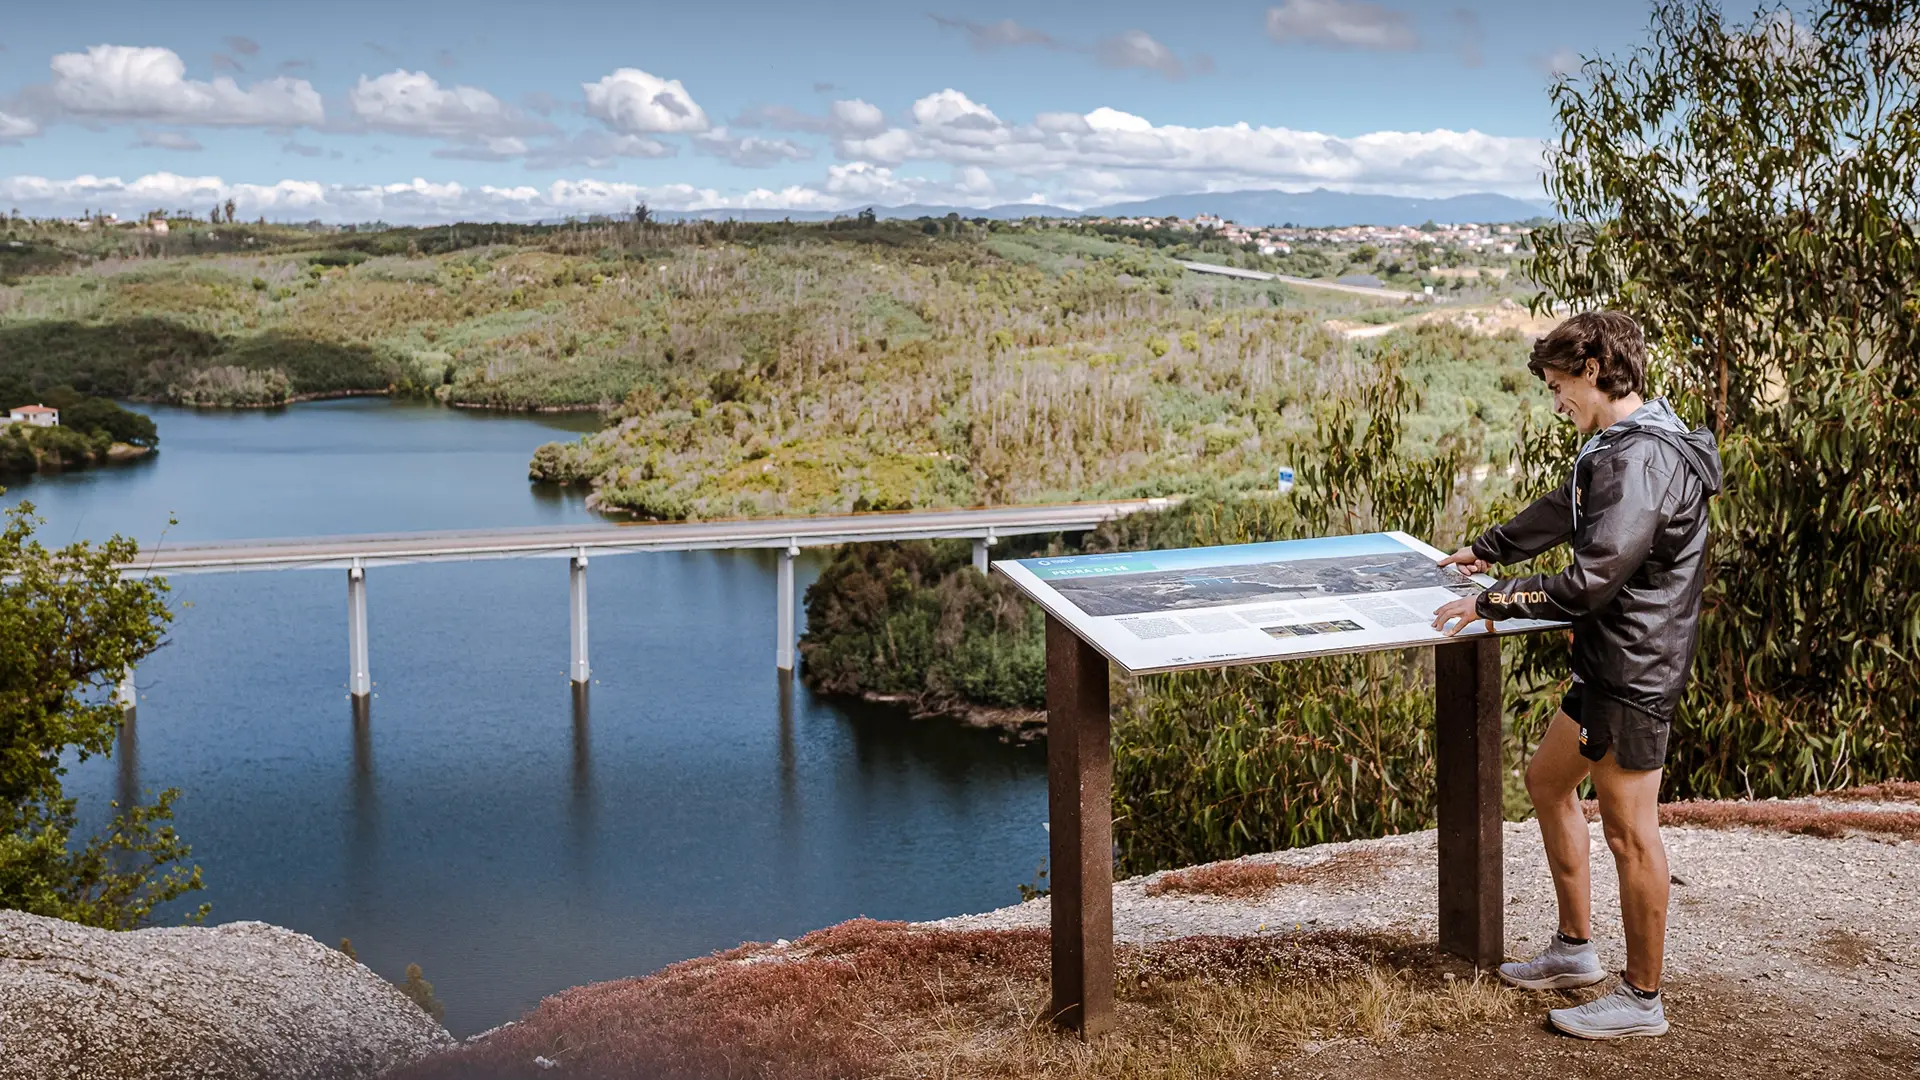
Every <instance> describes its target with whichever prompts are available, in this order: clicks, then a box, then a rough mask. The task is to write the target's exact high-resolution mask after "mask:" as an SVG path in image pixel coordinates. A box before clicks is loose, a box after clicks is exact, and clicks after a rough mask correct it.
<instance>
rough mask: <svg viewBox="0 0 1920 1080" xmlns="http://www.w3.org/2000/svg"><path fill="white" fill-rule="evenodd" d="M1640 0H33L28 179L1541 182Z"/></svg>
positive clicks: (1038, 186)
mask: <svg viewBox="0 0 1920 1080" xmlns="http://www.w3.org/2000/svg"><path fill="white" fill-rule="evenodd" d="M1645 20H1646V9H1645V8H1644V6H1643V5H1641V4H1639V3H1611V2H1592V0H1589V2H1586V3H1575V2H1565V0H1537V2H1533V3H1513V2H1508V0H1466V2H1465V3H1462V4H1454V3H1411V2H1407V0H1277V2H1276V0H1268V2H1265V3H1209V2H1197V3H1188V4H1180V5H1171V4H1146V3H1138V2H1131V0H1115V2H1108V3H1084V2H1082V3H1066V2H1061V0H1051V2H1049V0H1039V2H1029V3H1025V4H1021V5H1007V6H981V5H978V4H974V3H951V4H947V3H935V4H931V5H927V6H919V5H908V4H898V3H894V4H884V3H877V2H871V0H851V2H849V0H839V2H835V3H830V4H829V3H818V2H815V3H807V2H801V0H789V2H784V3H766V2H752V3H749V2H726V0H714V2H710V3H707V4H704V5H697V6H696V5H653V4H644V3H641V4H633V3H622V4H613V3H598V2H568V0H553V2H549V3H542V4H528V3H506V2H499V0H466V2H463V3H447V2H443V0H410V2H383V0H321V2H319V3H307V4H294V3H281V2H272V0H255V2H246V0H211V2H198V0H139V2H127V0H109V2H95V3H88V4H35V5H31V6H22V7H20V8H16V9H15V10H14V11H13V12H12V13H11V14H10V17H9V19H8V26H7V31H6V34H5V36H4V38H0V41H3V42H4V49H3V50H0V200H4V201H6V202H8V203H10V204H11V205H12V206H17V207H19V208H21V209H22V210H24V211H25V212H28V213H36V214H44V213H69V212H74V211H77V210H79V209H81V208H82V207H83V206H84V207H97V208H105V209H109V210H114V211H116V212H119V213H122V214H123V215H124V214H129V213H137V212H140V211H143V210H146V209H152V208H159V207H165V208H168V209H173V208H175V207H187V208H193V209H196V210H204V208H205V207H208V206H211V205H212V204H213V203H214V202H216V201H220V200H222V199H225V198H229V197H231V198H234V199H235V201H236V202H238V203H240V204H241V213H242V214H245V215H247V216H249V217H251V216H256V215H258V214H265V215H267V216H268V217H271V218H279V219H302V220H303V219H306V218H310V217H318V218H322V219H327V220H348V221H351V220H368V219H371V218H374V217H383V218H385V219H387V220H390V221H436V220H447V219H450V218H454V217H465V218H494V219H527V218H539V217H554V216H560V215H564V214H568V213H593V212H615V211H624V210H625V209H627V208H630V207H631V206H632V204H633V203H634V202H637V201H646V202H648V203H650V204H652V205H655V206H658V207H663V208H672V209H684V208H691V207H698V206H736V207H748V206H753V207H790V208H797V209H823V208H842V207H852V206H859V205H866V204H868V203H879V204H897V203H904V202H936V203H957V204H962V205H975V206H984V205H991V204H995V203H1003V202H1022V201H1028V202H1039V201H1045V202H1052V203H1057V204H1062V205H1067V206H1073V207H1084V206H1094V205H1100V204H1103V203H1109V202H1116V201H1121V200H1125V199H1131V198H1143V197H1148V196H1153V195H1159V194H1167V193H1171V192H1181V191H1201V190H1233V189H1239V188H1283V189H1288V190H1304V189H1307V188H1312V187H1328V188H1333V189H1337V190H1348V191H1366V192H1383V193H1395V194H1420V195H1447V194H1457V193H1461V192H1466V191H1500V192H1505V193H1508V194H1514V195H1520V196H1523V197H1538V196H1539V194H1540V186H1539V180H1538V160H1539V148H1540V140H1542V139H1544V138H1547V137H1549V136H1550V135H1551V133H1552V116H1551V112H1550V109H1549V105H1548V101H1547V97H1546V92H1545V89H1546V86H1547V83H1548V80H1549V78H1550V72H1551V71H1552V70H1554V69H1555V68H1556V67H1563V66H1565V65H1567V64H1568V63H1570V62H1572V61H1573V58H1575V57H1577V56H1579V55H1582V54H1586V55H1592V54H1595V53H1603V54H1615V53H1619V52H1621V51H1622V50H1624V49H1626V48H1629V47H1631V45H1632V44H1634V43H1635V42H1637V41H1638V40H1640V38H1641V37H1642V33H1643V28H1644V25H1645Z"/></svg>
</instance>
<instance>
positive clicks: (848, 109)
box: [829, 98, 887, 131]
mask: <svg viewBox="0 0 1920 1080" xmlns="http://www.w3.org/2000/svg"><path fill="white" fill-rule="evenodd" d="M829 115H830V116H832V118H833V122H834V124H835V125H836V126H837V127H838V128H839V129H840V130H842V131H879V130H880V129H882V128H884V127H886V126H887V114H886V113H883V112H881V111H880V109H879V108H878V107H877V106H874V105H869V104H867V103H866V102H864V101H861V100H860V99H859V98H852V99H849V100H846V101H836V102H834V103H833V109H832V110H831V111H830V113H829Z"/></svg>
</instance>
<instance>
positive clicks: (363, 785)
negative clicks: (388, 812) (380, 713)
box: [347, 694, 380, 843]
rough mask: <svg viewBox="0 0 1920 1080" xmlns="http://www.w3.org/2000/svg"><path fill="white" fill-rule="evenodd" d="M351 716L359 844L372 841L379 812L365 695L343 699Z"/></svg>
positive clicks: (370, 704) (370, 708) (368, 703)
mask: <svg viewBox="0 0 1920 1080" xmlns="http://www.w3.org/2000/svg"><path fill="white" fill-rule="evenodd" d="M347 700H348V701H350V702H351V703H352V704H351V706H350V708H351V709H352V712H353V824H354V835H355V837H356V839H358V840H360V841H361V842H363V843H364V842H367V841H370V840H372V839H373V836H374V834H375V833H376V832H377V831H378V828H379V824H380V820H379V818H380V808H379V806H378V805H377V800H376V799H375V793H374V786H373V701H372V699H371V697H370V696H367V695H354V694H349V695H347Z"/></svg>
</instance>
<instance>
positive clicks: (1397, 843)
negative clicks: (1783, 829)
mask: <svg viewBox="0 0 1920 1080" xmlns="http://www.w3.org/2000/svg"><path fill="white" fill-rule="evenodd" d="M1831 807H1832V808H1833V809H1848V810H1860V809H1866V807H1865V806H1863V805H1862V804H1860V803H1839V802H1835V803H1832V804H1831ZM1900 808H1901V809H1907V810H1911V809H1912V804H1911V803H1909V804H1907V805H1906V806H1904V807H1900ZM1661 831H1662V834H1663V835H1664V836H1665V838H1666V843H1667V852H1668V857H1669V861H1670V862H1671V864H1672V870H1673V875H1674V879H1675V884H1674V886H1673V898H1672V905H1671V907H1670V909H1669V913H1668V931H1667V973H1668V976H1669V979H1670V980H1671V981H1672V982H1673V983H1675V984H1676V985H1677V986H1680V987H1684V986H1685V985H1686V984H1688V983H1689V982H1703V981H1712V982H1714V983H1715V984H1716V985H1722V986H1741V987H1743V988H1744V989H1745V990H1747V991H1749V992H1753V993H1756V994H1758V995H1760V996H1763V997H1766V998H1769V999H1774V1000H1776V1001H1779V1002H1781V1003H1782V1004H1785V1005H1787V1006H1790V1007H1798V1008H1803V1009H1805V1010H1808V1011H1810V1012H1811V1013H1812V1018H1813V1019H1815V1020H1821V1021H1825V1020H1829V1019H1832V1020H1834V1021H1840V1022H1844V1023H1846V1024H1847V1026H1849V1027H1854V1026H1858V1027H1860V1028H1861V1029H1862V1030H1873V1031H1878V1032H1882V1033H1884V1034H1886V1035H1891V1036H1896V1037H1908V1038H1920V974H1916V973H1920V933H1916V931H1915V927H1914V915H1915V913H1916V911H1917V910H1920V843H1915V842H1913V841H1906V840H1888V839H1884V838H1876V837H1869V836H1865V835H1852V836H1847V837H1843V838H1836V839H1825V838H1820V837H1812V836H1797V835H1786V834H1780V833H1772V832H1762V831H1756V830H1747V829H1726V830H1720V829H1703V828H1687V827H1679V828H1676V827H1668V828H1664V829H1662V830H1661ZM1591 833H1592V837H1593V913H1594V927H1593V929H1594V938H1595V941H1596V943H1597V944H1598V946H1599V949H1600V957H1601V960H1602V961H1603V962H1604V963H1606V964H1607V965H1608V966H1609V968H1610V969H1612V970H1614V971H1618V970H1619V969H1620V968H1621V967H1623V966H1624V965H1625V963H1626V953H1625V949H1624V947H1623V945H1622V941H1621V931H1620V918H1619V911H1620V907H1619V892H1618V879H1617V878H1616V876H1615V874H1614V869H1613V857H1612V855H1611V854H1610V853H1609V852H1608V850H1607V845H1606V841H1605V840H1604V839H1603V838H1602V836H1601V834H1600V826H1599V825H1598V824H1595V825H1593V826H1592V827H1591ZM1354 852H1365V853H1367V854H1364V855H1359V856H1354V855H1347V856H1346V857H1345V858H1337V857H1339V856H1342V855H1344V854H1346V853H1354ZM1505 854H1506V878H1507V918H1506V928H1507V951H1508V954H1509V955H1510V956H1512V957H1515V958H1519V957H1523V956H1529V955H1531V954H1532V953H1534V952H1535V951H1537V950H1538V949H1539V948H1541V947H1543V946H1544V945H1545V943H1546V941H1547V939H1548V938H1549V937H1550V936H1551V935H1552V933H1553V931H1554V901H1553V883H1552V879H1551V878H1550V877H1549V876H1548V873H1547V863H1546V853H1545V851H1544V850H1543V849H1542V847H1541V844H1540V834H1539V830H1538V828H1537V827H1536V826H1535V825H1534V823H1533V822H1531V821H1527V822H1518V823H1511V824H1509V825H1507V827H1506V844H1505ZM1330 860H1332V861H1330ZM1243 861H1246V862H1270V863H1276V864H1280V865H1281V866H1283V867H1295V868H1299V869H1300V870H1301V872H1300V873H1298V874H1294V875H1288V877H1290V878H1301V879H1304V880H1302V881H1299V882H1297V883H1292V884H1284V885H1279V886H1276V887H1274V888H1272V889H1271V890H1269V891H1267V892H1266V893H1265V894H1263V895H1259V896H1254V897H1251V898H1226V897H1215V896H1204V895H1202V896H1196V895H1190V894H1178V893H1163V894H1162V895H1160V896H1148V895H1147V893H1146V889H1147V886H1148V885H1150V884H1152V883H1154V882H1155V881H1157V880H1158V879H1159V878H1160V877H1162V876H1163V875H1162V874H1149V875H1146V876H1144V877H1138V878H1133V879H1130V880H1127V881H1122V882H1117V883H1115V885H1114V888H1113V903H1114V912H1113V924H1114V935H1115V937H1116V938H1117V939H1119V940H1123V941H1136V942H1139V941H1155V940H1162V939H1167V938H1177V937H1185V936H1188V935H1192V934H1211V935H1250V934H1262V933H1266V934H1273V933H1286V932H1290V931H1293V930H1296V929H1322V930H1331V929H1339V930H1373V931H1398V932H1407V933H1411V934H1414V935H1417V936H1419V937H1421V938H1424V939H1429V940H1430V939H1432V938H1433V936H1434V935H1435V933H1436V918H1435V897H1436V895H1437V893H1438V890H1439V884H1438V881H1437V868H1436V867H1437V861H1436V851H1435V834H1434V833H1433V832H1432V831H1427V832H1419V833H1409V834H1405V835H1401V836H1390V837H1385V838H1383V839H1379V840H1363V841H1355V842H1352V843H1346V844H1327V845H1322V846H1319V847H1311V848H1299V849H1295V850H1291V851H1283V852H1276V853H1273V854H1268V855H1255V856H1249V857H1248V858H1247V859H1246V860H1243ZM1323 865H1324V867H1325V869H1326V871H1327V872H1325V873H1322V874H1317V875H1316V874H1315V873H1314V868H1315V867H1319V866H1323ZM1048 917H1049V909H1048V905H1047V901H1046V900H1045V899H1040V900H1033V901H1029V902H1027V903H1025V904H1018V905H1015V906H1012V907H1007V908H1002V909H1000V910H998V911H992V912H987V913H985V914H980V915H964V916H960V917H957V918H951V919H943V920H940V921H938V922H936V923H931V924H929V925H932V926H940V927H950V928H954V929H979V928H989V927H1029V926H1045V925H1047V921H1048ZM1675 1011H1676V1015H1674V1017H1673V1019H1674V1021H1675V1022H1676V1024H1684V1023H1685V1014H1684V1010H1681V1009H1676V1010H1675Z"/></svg>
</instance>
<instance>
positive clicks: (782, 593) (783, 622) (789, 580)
mask: <svg viewBox="0 0 1920 1080" xmlns="http://www.w3.org/2000/svg"><path fill="white" fill-rule="evenodd" d="M799 554H800V544H799V541H798V540H797V539H795V540H788V541H787V547H786V550H784V551H782V552H781V553H780V583H779V596H778V598H777V600H776V603H778V604H779V608H778V609H777V611H778V615H777V617H776V618H775V620H774V621H775V623H777V624H778V627H779V629H778V630H777V631H776V632H777V633H778V634H779V640H778V642H777V643H776V645H775V647H774V654H773V663H774V667H775V668H777V669H778V670H780V671H792V670H793V652H794V648H793V646H794V633H793V605H794V601H793V560H794V557H795V556H797V555H799Z"/></svg>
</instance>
